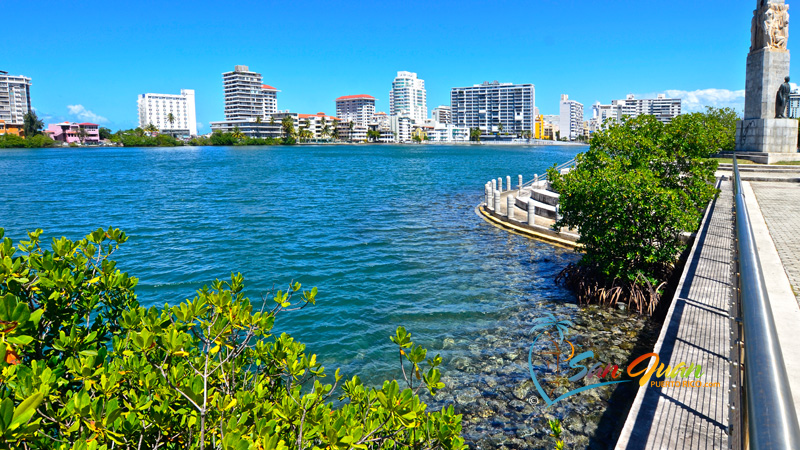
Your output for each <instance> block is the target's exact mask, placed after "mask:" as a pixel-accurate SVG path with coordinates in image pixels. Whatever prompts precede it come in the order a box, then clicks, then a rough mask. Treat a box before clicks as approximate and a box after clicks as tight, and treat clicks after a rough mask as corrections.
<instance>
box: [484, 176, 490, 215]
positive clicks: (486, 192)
mask: <svg viewBox="0 0 800 450" xmlns="http://www.w3.org/2000/svg"><path fill="white" fill-rule="evenodd" d="M491 189H492V185H491V184H489V183H488V182H487V183H486V184H484V185H483V203H484V204H486V208H487V209H488V208H489V202H491V201H492V194H491Z"/></svg>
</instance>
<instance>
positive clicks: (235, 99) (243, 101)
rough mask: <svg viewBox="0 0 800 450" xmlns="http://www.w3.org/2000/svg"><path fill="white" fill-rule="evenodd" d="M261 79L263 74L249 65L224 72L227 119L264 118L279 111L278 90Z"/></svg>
mask: <svg viewBox="0 0 800 450" xmlns="http://www.w3.org/2000/svg"><path fill="white" fill-rule="evenodd" d="M261 80H262V78H261V74H260V73H256V72H251V71H250V68H249V67H247V66H235V67H234V70H233V72H225V73H223V74H222V85H223V89H224V90H225V119H227V120H234V121H235V120H255V119H256V118H258V117H261V119H262V120H263V119H266V118H267V116H269V115H271V114H275V113H277V112H278V94H277V93H278V90H277V89H275V88H274V87H272V86H269V85H266V84H263V83H262V81H261Z"/></svg>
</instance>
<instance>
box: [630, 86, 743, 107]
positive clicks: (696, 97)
mask: <svg viewBox="0 0 800 450" xmlns="http://www.w3.org/2000/svg"><path fill="white" fill-rule="evenodd" d="M664 94H666V95H667V97H670V98H679V99H681V100H682V102H681V110H682V111H683V112H696V111H705V109H706V106H713V107H715V108H723V107H729V108H733V109H735V110H736V111H742V110H744V89H742V90H740V91H731V90H728V89H698V90H696V91H681V90H678V89H668V90H666V91H664ZM640 98H642V97H640ZM643 98H646V97H643Z"/></svg>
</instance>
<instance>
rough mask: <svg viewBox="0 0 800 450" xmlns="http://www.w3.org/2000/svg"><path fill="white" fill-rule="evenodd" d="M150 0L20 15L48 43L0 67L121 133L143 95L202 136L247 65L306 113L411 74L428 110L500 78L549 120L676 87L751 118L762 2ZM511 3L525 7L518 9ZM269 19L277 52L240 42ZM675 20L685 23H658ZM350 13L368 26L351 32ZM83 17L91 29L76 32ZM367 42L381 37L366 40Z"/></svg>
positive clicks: (49, 102)
mask: <svg viewBox="0 0 800 450" xmlns="http://www.w3.org/2000/svg"><path fill="white" fill-rule="evenodd" d="M34 3H36V2H34ZM39 3H43V2H39ZM90 3H92V2H90ZM751 3H752V4H751ZM150 4H151V3H150V2H142V3H140V4H139V5H138V6H137V8H131V7H127V6H125V5H102V4H100V3H96V5H97V7H96V8H95V7H91V6H86V7H84V8H82V9H72V10H65V11H64V12H63V14H61V15H60V16H59V17H55V16H52V17H51V16H46V17H43V18H41V21H43V22H44V23H43V24H42V25H43V26H41V27H37V32H36V33H30V32H28V31H26V28H25V26H24V23H22V22H21V21H20V22H14V21H12V22H9V25H10V26H9V28H10V29H9V32H11V33H17V34H19V35H25V36H26V39H27V40H28V41H30V42H31V44H30V45H31V48H34V49H35V50H33V51H32V52H27V53H26V52H9V53H7V54H6V55H4V58H3V62H2V67H0V70H7V71H8V72H9V73H10V74H14V75H25V76H27V77H30V78H31V79H32V82H33V86H32V87H31V97H32V104H33V107H34V108H35V109H36V110H37V112H38V113H39V115H40V116H42V117H43V118H45V119H46V121H48V122H56V121H61V120H72V121H79V122H84V121H90V122H96V123H100V124H101V125H102V126H107V127H109V128H112V129H116V128H131V127H134V126H136V125H137V116H136V107H135V103H134V101H135V99H136V98H137V97H138V95H140V94H143V93H146V92H179V91H180V89H194V90H195V91H196V101H197V118H198V122H200V130H198V131H200V132H201V133H205V132H209V131H210V128H209V122H211V121H218V120H223V119H224V114H223V112H224V105H223V96H222V88H221V81H220V76H221V74H222V73H223V72H226V71H229V70H230V67H233V66H234V65H239V64H243V65H249V66H250V67H251V68H253V69H254V70H257V71H259V72H260V73H262V74H263V77H264V83H266V84H269V85H271V86H275V87H276V88H277V89H279V90H280V91H281V102H280V106H279V109H281V110H286V109H289V110H291V111H292V112H298V113H310V114H313V113H316V112H320V111H321V112H325V113H326V114H335V99H336V98H337V97H340V96H344V95H357V94H366V95H372V96H374V97H376V98H377V99H378V100H377V101H376V110H378V111H386V112H388V110H389V98H388V95H387V94H386V93H387V92H388V90H389V89H390V87H391V82H392V79H393V78H394V76H395V75H396V73H397V72H398V71H409V72H415V73H418V74H419V77H420V78H422V79H424V80H425V83H426V90H427V95H428V101H427V103H428V109H429V110H430V109H432V108H433V107H435V106H438V105H449V104H450V101H449V97H450V89H451V88H453V87H456V86H471V85H474V84H479V83H482V82H484V81H494V80H497V81H500V82H503V83H517V84H522V83H531V84H534V85H535V86H536V91H537V99H536V106H537V107H538V108H539V110H540V112H541V113H542V114H557V113H558V107H559V98H560V96H561V94H568V95H569V96H570V99H575V100H577V101H580V102H581V103H583V104H584V105H586V114H585V117H586V118H588V117H589V116H590V115H591V113H590V108H589V107H590V105H592V104H594V103H595V102H597V101H600V102H601V103H608V102H610V101H611V100H612V99H616V98H625V96H626V95H627V94H635V95H636V96H637V97H638V98H643V97H647V96H655V95H656V94H659V93H666V94H667V96H669V97H677V98H682V99H683V101H684V111H693V110H696V109H698V108H700V107H702V106H704V105H715V106H734V107H736V108H737V109H741V107H742V106H741V105H742V104H743V94H742V91H741V90H742V89H743V87H744V67H743V64H742V63H741V57H742V55H743V54H746V52H747V50H748V42H747V39H746V37H745V38H742V36H739V35H738V34H736V33H732V32H730V33H729V32H727V31H725V30H730V29H738V28H741V26H742V25H743V24H744V26H748V27H749V21H750V17H751V14H752V10H753V8H754V7H755V2H752V1H744V0H741V1H739V0H737V1H735V2H725V3H723V2H721V1H712V2H710V3H708V4H706V6H707V8H706V10H710V11H713V14H704V15H695V16H692V15H687V14H686V11H692V8H690V7H689V3H688V2H685V1H678V2H671V3H667V2H664V3H661V2H659V3H658V4H640V3H633V2H625V3H624V4H612V5H605V4H604V5H602V7H601V6H599V5H597V4H595V3H591V2H584V1H572V2H553V1H545V2H540V3H539V4H535V5H533V4H527V3H524V2H512V3H509V4H508V5H504V6H505V7H504V8H487V7H486V6H485V5H482V4H478V3H475V2H459V3H458V4H456V3H452V2H442V3H438V4H434V5H427V4H426V5H424V6H423V5H422V4H420V8H424V10H425V11H426V14H424V15H423V16H418V15H416V14H412V13H410V12H405V11H394V12H392V7H391V6H390V5H389V6H387V5H371V4H367V3H364V4H360V5H355V6H354V8H352V9H350V8H348V9H347V11H341V10H340V9H341V8H336V7H335V5H331V4H326V3H319V4H317V5H316V6H315V7H313V8H308V10H309V11H314V12H313V13H310V14H304V15H298V14H297V11H296V9H294V8H292V7H291V6H290V5H283V4H278V3H275V4H260V3H250V2H244V3H242V4H240V5H239V6H240V8H237V10H240V11H241V10H248V11H252V13H248V14H246V15H241V14H238V13H236V12H235V11H227V10H220V9H217V8H214V7H213V5H212V4H211V3H207V2H196V3H192V4H191V6H189V5H190V4H188V3H186V4H183V5H163V7H160V8H158V9H157V10H158V11H159V14H147V15H146V16H144V17H146V18H142V17H143V16H142V15H141V14H140V13H141V11H144V10H146V9H147V8H148V5H150ZM22 5H23V3H22V2H19V1H11V2H9V3H8V4H7V5H6V7H7V8H14V7H22ZM24 5H25V6H26V7H31V6H32V7H35V6H36V5H31V3H29V2H26V3H25V4H24ZM101 5H102V6H101ZM456 5H457V6H458V7H457V8H456ZM509 7H511V9H514V8H516V9H515V11H518V12H519V14H517V13H515V14H508V10H509ZM410 9H411V10H414V8H410ZM259 11H260V12H263V13H266V12H269V16H270V31H269V38H267V37H265V38H264V42H266V41H269V42H270V44H269V45H265V44H264V42H262V40H261V39H254V40H252V41H253V42H250V41H248V40H244V41H243V40H241V39H239V38H237V36H240V33H243V34H242V35H244V34H247V32H248V31H255V30H261V29H262V28H261V27H262V25H263V23H262V22H261V20H260V19H259V17H264V14H259ZM681 14H682V15H681ZM111 17H113V18H114V20H109V19H110V18H111ZM419 17H424V20H419ZM553 17H560V18H561V19H560V20H552V18H553ZM673 17H680V19H681V20H679V21H678V20H668V21H666V22H665V23H668V24H669V26H667V25H655V24H656V23H662V22H661V20H663V19H670V18H673ZM211 18H213V20H211ZM368 18H371V19H370V20H365V19H368ZM71 19H75V20H71ZM346 19H347V20H351V21H352V23H358V24H359V25H358V26H355V27H350V26H347V27H345V26H343V25H342V24H343V23H345V22H346ZM478 19H479V20H478ZM629 19H634V21H637V20H638V21H640V22H641V24H644V25H647V23H648V21H651V22H653V24H654V25H653V26H639V27H636V28H635V34H633V33H634V32H631V34H630V37H631V38H632V39H628V38H625V37H624V36H625V33H624V31H619V30H616V31H615V32H614V33H613V34H614V35H617V36H623V37H622V38H620V39H616V40H612V39H611V38H608V37H606V36H609V35H611V34H612V33H606V32H602V30H600V31H599V32H598V29H597V25H596V24H601V25H602V27H614V26H615V25H614V24H615V23H618V22H621V21H622V20H626V23H627V20H629ZM498 20H503V21H505V24H506V26H503V27H493V30H495V33H494V34H493V35H492V36H489V37H487V36H486V35H485V33H479V32H478V30H479V29H480V28H481V24H483V25H487V24H490V23H496V22H497V21H498ZM432 22H433V25H432ZM76 23H91V24H92V26H90V27H88V29H87V30H82V31H81V32H80V33H77V32H74V31H73V26H74V24H76ZM631 29H634V28H631ZM333 33H338V36H337V42H349V43H350V45H336V46H325V45H322V44H321V43H322V42H323V40H321V39H324V38H325V36H331V35H333ZM452 33H458V36H459V39H458V40H457V41H458V42H459V43H458V44H452V43H453V42H455V40H453V39H449V38H447V39H446V37H447V36H448V35H451V34H452ZM364 34H367V35H370V36H372V37H371V38H370V39H367V40H364V39H363V38H361V37H360V36H363V35H364ZM297 35H302V36H304V38H303V39H302V40H301V41H300V42H301V44H292V45H288V44H287V46H285V47H282V46H281V44H280V43H279V42H281V36H285V37H286V38H287V42H288V41H289V40H291V38H292V36H297ZM317 36H318V37H319V38H320V39H315V37H317ZM357 37H358V38H357ZM633 38H635V39H633ZM53 42H58V43H59V45H58V46H54V45H53ZM165 42H168V43H170V45H169V46H167V47H166V51H165V50H164V48H162V47H161V45H162V44H163V43H165ZM176 43H178V44H177V45H176ZM61 47H71V48H82V49H86V51H85V52H84V51H82V53H81V55H82V58H64V57H63V50H62V49H61Z"/></svg>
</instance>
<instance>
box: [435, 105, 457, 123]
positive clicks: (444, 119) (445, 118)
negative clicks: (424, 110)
mask: <svg viewBox="0 0 800 450" xmlns="http://www.w3.org/2000/svg"><path fill="white" fill-rule="evenodd" d="M431 118H433V122H434V123H440V124H448V123H453V117H452V114H451V110H450V107H449V106H444V105H442V106H437V107H436V108H433V111H431Z"/></svg>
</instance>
